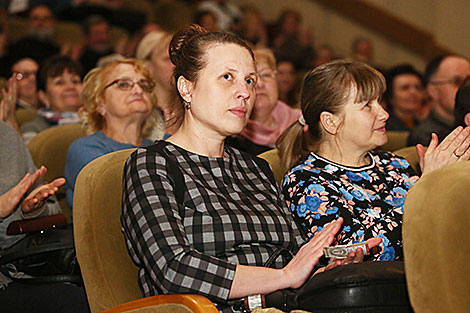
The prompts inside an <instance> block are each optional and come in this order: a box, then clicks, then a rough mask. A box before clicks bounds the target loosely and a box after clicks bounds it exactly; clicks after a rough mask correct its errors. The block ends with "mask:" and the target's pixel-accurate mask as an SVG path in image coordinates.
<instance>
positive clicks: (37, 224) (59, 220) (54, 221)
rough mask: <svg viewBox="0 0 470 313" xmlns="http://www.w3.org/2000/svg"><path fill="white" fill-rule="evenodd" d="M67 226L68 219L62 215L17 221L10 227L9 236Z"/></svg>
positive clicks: (8, 229)
mask: <svg viewBox="0 0 470 313" xmlns="http://www.w3.org/2000/svg"><path fill="white" fill-rule="evenodd" d="M65 224H67V217H66V216H65V215H64V214H62V213H61V214H54V215H48V216H41V217H36V218H32V219H26V220H17V221H13V222H11V223H10V224H9V225H8V227H7V235H19V234H25V233H31V232H35V231H40V230H44V229H47V228H51V227H54V226H59V225H65Z"/></svg>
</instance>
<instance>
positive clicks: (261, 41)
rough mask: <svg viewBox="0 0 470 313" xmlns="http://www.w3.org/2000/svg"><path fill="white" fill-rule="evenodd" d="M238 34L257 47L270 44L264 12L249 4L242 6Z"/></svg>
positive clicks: (264, 46)
mask: <svg viewBox="0 0 470 313" xmlns="http://www.w3.org/2000/svg"><path fill="white" fill-rule="evenodd" d="M238 35H239V36H240V37H242V38H243V39H245V40H246V41H248V42H249V43H251V44H252V45H253V47H256V48H266V47H267V46H268V30H267V27H266V23H265V21H264V18H263V14H262V13H261V12H260V11H259V10H258V9H257V8H255V7H254V6H251V5H247V6H245V7H243V8H242V17H241V21H240V31H239V32H238Z"/></svg>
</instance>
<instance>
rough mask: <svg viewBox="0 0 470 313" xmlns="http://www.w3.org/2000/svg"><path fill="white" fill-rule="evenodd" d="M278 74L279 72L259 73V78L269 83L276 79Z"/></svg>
mask: <svg viewBox="0 0 470 313" xmlns="http://www.w3.org/2000/svg"><path fill="white" fill-rule="evenodd" d="M276 74H277V71H264V72H261V73H258V76H259V78H260V79H262V80H263V81H265V82H267V81H271V80H274V79H276Z"/></svg>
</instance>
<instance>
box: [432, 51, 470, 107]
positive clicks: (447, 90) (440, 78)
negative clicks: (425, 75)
mask: <svg viewBox="0 0 470 313" xmlns="http://www.w3.org/2000/svg"><path fill="white" fill-rule="evenodd" d="M469 75H470V63H469V62H468V61H467V60H466V59H464V58H462V57H458V56H448V57H446V58H445V59H444V60H443V61H442V62H441V65H440V66H439V68H438V70H437V71H436V73H435V74H434V76H433V77H432V78H431V80H430V82H429V85H428V88H427V90H428V93H429V95H430V96H431V98H432V99H433V101H434V102H435V103H436V105H438V106H439V107H440V108H441V109H442V110H444V111H445V112H446V113H448V114H453V112H454V105H455V95H456V93H457V90H458V89H459V87H460V85H461V84H462V82H463V81H464V80H465V78H466V77H467V76H469Z"/></svg>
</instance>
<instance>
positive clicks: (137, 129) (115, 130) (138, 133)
mask: <svg viewBox="0 0 470 313" xmlns="http://www.w3.org/2000/svg"><path fill="white" fill-rule="evenodd" d="M102 132H103V133H104V134H105V135H106V136H108V137H109V138H111V139H113V140H114V141H117V142H120V143H127V144H131V145H134V146H141V145H142V124H138V123H128V124H127V123H123V122H122V123H117V122H115V123H109V122H108V123H105V125H104V126H103V129H102Z"/></svg>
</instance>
